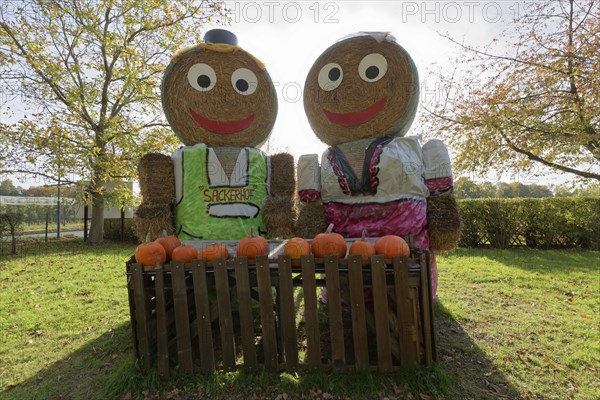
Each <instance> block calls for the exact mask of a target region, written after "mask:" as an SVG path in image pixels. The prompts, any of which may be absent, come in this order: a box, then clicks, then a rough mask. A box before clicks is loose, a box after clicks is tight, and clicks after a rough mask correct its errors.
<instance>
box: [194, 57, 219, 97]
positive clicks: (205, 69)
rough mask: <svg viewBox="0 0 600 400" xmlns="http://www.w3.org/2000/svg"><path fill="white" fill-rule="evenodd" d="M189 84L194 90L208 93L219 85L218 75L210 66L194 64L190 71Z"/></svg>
mask: <svg viewBox="0 0 600 400" xmlns="http://www.w3.org/2000/svg"><path fill="white" fill-rule="evenodd" d="M188 82H189V83H190V85H191V86H192V87H193V88H194V89H196V90H198V91H200V92H208V91H209V90H211V89H212V88H214V87H215V85H216V84H217V74H215V70H214V69H212V67H211V66H210V65H208V64H194V65H192V67H191V68H190V70H189V71H188Z"/></svg>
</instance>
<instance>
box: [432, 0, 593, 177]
mask: <svg viewBox="0 0 600 400" xmlns="http://www.w3.org/2000/svg"><path fill="white" fill-rule="evenodd" d="M598 3H599V2H598V0H535V1H533V2H526V3H521V5H520V6H521V7H525V9H524V10H523V11H524V13H523V14H522V15H519V16H517V18H516V19H515V21H514V22H513V24H512V25H511V26H510V27H509V28H508V30H507V32H506V33H505V35H503V39H502V40H495V41H494V43H492V44H491V45H490V46H488V47H486V48H483V49H482V48H476V47H473V46H470V45H467V44H463V43H459V42H458V41H457V40H455V39H453V38H451V37H449V36H446V37H447V38H448V40H450V41H452V42H453V43H454V44H455V45H457V46H459V48H460V49H461V51H462V55H461V56H460V57H459V58H458V59H457V60H456V63H455V65H454V66H453V68H451V69H450V70H448V71H444V70H440V69H438V70H437V71H434V72H432V74H434V75H437V76H438V78H439V79H440V83H441V85H442V87H444V88H445V89H446V90H445V93H446V96H445V98H443V99H441V101H439V102H437V103H436V104H434V105H432V106H428V107H426V110H427V111H428V112H426V113H425V116H424V122H425V124H429V125H430V127H431V128H433V131H434V132H436V134H437V135H438V136H440V137H443V138H445V139H447V141H448V142H449V143H450V145H451V147H452V148H453V149H454V150H455V151H456V154H457V156H456V157H455V168H456V169H457V170H458V171H459V172H467V171H470V172H475V173H479V174H482V173H486V172H488V171H489V170H490V169H495V170H496V171H500V172H502V171H504V170H518V169H521V170H531V169H532V168H533V167H534V166H535V165H538V166H539V165H540V164H542V165H545V166H547V167H550V168H553V169H556V170H559V171H562V172H567V173H572V174H575V175H577V176H579V177H582V178H585V179H595V180H600V126H599V123H600V90H598V88H599V87H600V19H599V18H598V15H599V14H598V12H599V4H598ZM517 6H519V5H517ZM504 38H506V39H504ZM502 46H505V49H504V52H502V48H501V47H502Z"/></svg>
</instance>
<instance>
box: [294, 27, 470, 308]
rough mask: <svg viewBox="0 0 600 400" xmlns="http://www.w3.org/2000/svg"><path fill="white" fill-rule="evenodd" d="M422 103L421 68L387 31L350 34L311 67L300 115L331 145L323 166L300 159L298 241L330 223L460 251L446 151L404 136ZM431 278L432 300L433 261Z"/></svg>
mask: <svg viewBox="0 0 600 400" xmlns="http://www.w3.org/2000/svg"><path fill="white" fill-rule="evenodd" d="M418 100H419V79H418V74H417V69H416V66H415V64H414V62H413V61H412V59H411V57H410V55H409V54H408V53H407V52H406V51H405V50H404V49H403V48H402V47H401V46H400V45H398V43H396V40H395V38H393V37H392V36H391V35H389V34H388V33H386V32H368V33H362V32H361V33H358V34H354V35H351V36H349V37H347V38H345V39H343V40H340V41H338V42H337V43H335V44H333V45H332V46H331V47H329V48H328V49H327V50H325V52H324V53H323V54H322V55H321V56H320V57H319V58H318V59H317V60H316V61H315V63H314V64H313V66H312V68H311V70H310V71H309V73H308V76H307V78H306V83H305V87H304V108H305V111H306V115H307V117H308V120H309V122H310V125H311V127H312V129H313V131H314V132H315V134H316V135H317V136H318V137H319V139H321V140H322V141H323V142H325V143H326V144H328V145H330V146H331V147H330V148H329V149H328V150H327V151H326V152H325V153H324V154H323V156H322V159H321V163H320V165H319V159H318V156H317V155H316V154H315V155H305V156H302V157H301V158H300V160H299V165H298V174H299V175H298V186H299V196H300V200H301V201H302V202H304V204H303V207H302V208H301V211H300V216H299V218H298V231H299V233H300V234H303V235H304V236H306V237H311V236H312V235H314V234H315V233H317V231H318V230H320V229H322V226H323V225H325V223H326V224H330V223H331V224H333V225H334V230H335V231H336V232H338V233H341V234H342V235H344V236H345V237H360V236H361V235H362V232H363V230H364V231H366V234H367V236H370V237H380V236H383V235H389V234H394V235H398V236H403V237H405V236H408V235H412V237H413V239H414V245H415V247H418V248H420V249H422V250H448V249H451V248H453V247H454V246H455V245H456V242H457V240H458V237H459V231H460V220H459V215H458V209H457V207H456V202H455V201H454V198H453V197H452V195H451V194H452V185H453V183H452V170H451V164H450V158H449V156H448V152H447V150H446V147H445V146H444V144H443V143H442V142H441V141H440V140H430V141H428V142H427V143H425V144H424V145H423V146H421V143H420V138H419V137H415V136H405V134H406V133H407V132H408V131H409V129H410V126H411V124H412V121H413V119H414V117H415V114H416V110H417V105H418ZM314 221H321V222H320V223H318V224H315V223H314ZM431 275H432V276H431V278H432V289H433V294H434V297H435V292H436V288H437V268H436V266H435V259H434V257H432V262H431Z"/></svg>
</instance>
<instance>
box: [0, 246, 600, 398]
mask: <svg viewBox="0 0 600 400" xmlns="http://www.w3.org/2000/svg"><path fill="white" fill-rule="evenodd" d="M133 249H134V246H133V245H127V244H125V245H124V244H106V245H103V246H97V247H93V246H88V245H85V244H84V243H83V242H82V241H81V239H73V240H68V241H55V240H53V241H50V242H49V243H44V242H43V241H41V240H28V241H23V242H22V243H21V245H20V247H19V253H18V255H17V256H9V255H8V249H7V246H6V243H3V242H0V304H2V307H1V308H0V398H2V399H10V400H12V399H27V400H30V399H55V398H56V399H58V398H60V399H120V398H123V399H127V398H140V399H146V398H147V399H159V398H164V399H177V398H183V399H194V398H216V399H219V398H221V399H229V398H234V399H249V398H265V399H277V398H279V399H284V398H288V399H291V398H321V399H338V398H339V399H344V398H352V399H382V398H390V399H391V398H396V399H403V398H407V399H408V398H414V399H429V398H435V399H441V398H445V399H502V398H505V399H513V398H523V399H583V400H587V399H596V398H598V397H599V396H600V385H599V383H598V382H599V381H600V380H599V379H598V378H599V376H598V371H600V343H599V338H600V333H599V323H600V315H599V313H600V293H599V290H600V271H599V268H600V267H599V263H598V261H599V256H600V254H599V253H598V252H578V251H535V250H510V251H499V250H467V249H461V250H458V251H456V252H454V253H452V254H451V255H448V256H438V265H439V269H440V288H439V296H440V302H439V303H438V304H437V305H436V309H435V311H436V313H435V314H436V327H437V332H438V335H437V338H438V343H437V344H438V358H439V361H438V363H436V364H435V365H434V366H433V367H431V368H421V369H415V370H406V371H402V372H399V373H395V374H388V375H380V374H373V375H369V374H363V375H355V374H323V373H312V374H309V373H282V374H271V373H260V374H247V373H243V372H236V373H216V374H212V375H208V376H192V377H185V376H179V375H178V374H177V371H175V372H174V376H173V378H172V379H171V380H166V381H165V380H161V379H159V378H158V375H157V373H156V371H155V370H151V371H149V372H146V373H144V372H142V371H141V370H140V369H139V366H138V364H137V362H136V359H135V357H134V355H133V349H132V335H131V327H130V325H129V308H128V303H127V293H126V290H125V286H126V278H125V275H124V272H125V271H124V269H125V267H124V263H125V260H127V259H128V258H129V256H130V255H131V254H132V252H133Z"/></svg>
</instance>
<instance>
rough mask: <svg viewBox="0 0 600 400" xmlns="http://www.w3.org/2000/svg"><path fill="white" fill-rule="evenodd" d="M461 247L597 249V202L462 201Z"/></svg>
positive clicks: (599, 213)
mask: <svg viewBox="0 0 600 400" xmlns="http://www.w3.org/2000/svg"><path fill="white" fill-rule="evenodd" d="M459 206H460V211H461V215H462V219H463V232H462V236H461V240H460V243H459V244H460V245H461V246H464V247H477V246H484V245H489V246H492V247H498V248H505V247H509V246H528V247H539V248H544V249H547V248H557V247H579V248H585V249H596V250H597V249H600V198H581V197H579V198H577V197H575V198H556V197H548V198H541V199H464V200H459Z"/></svg>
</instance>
